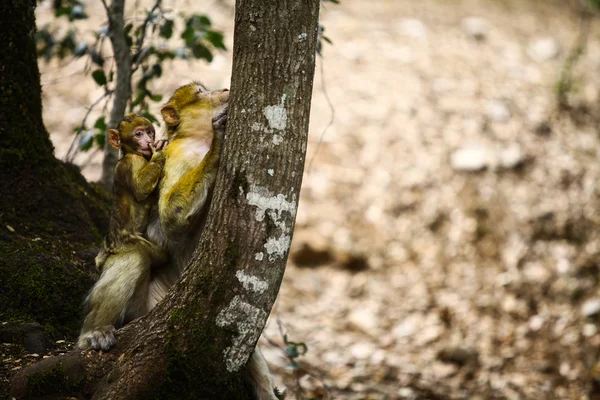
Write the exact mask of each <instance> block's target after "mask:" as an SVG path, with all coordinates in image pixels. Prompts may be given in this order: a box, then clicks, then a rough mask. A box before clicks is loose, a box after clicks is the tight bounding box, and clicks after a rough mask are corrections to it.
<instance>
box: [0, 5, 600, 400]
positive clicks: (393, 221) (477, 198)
mask: <svg viewBox="0 0 600 400" xmlns="http://www.w3.org/2000/svg"><path fill="white" fill-rule="evenodd" d="M165 3H167V4H168V5H169V6H170V7H174V8H175V9H184V8H185V9H188V8H192V9H193V8H194V7H199V6H198V5H195V4H196V3H195V2H191V1H190V2H185V1H172V2H165ZM192 3H193V4H192ZM561 3H562V2H558V1H557V2H553V1H545V2H542V1H533V0H531V1H525V0H502V1H500V0H496V1H493V0H478V1H476V0H456V1H441V0H422V1H419V2H415V1H410V0H393V1H391V0H387V1H386V0H371V1H368V2H365V1H360V0H341V5H333V4H331V5H328V6H327V7H324V8H323V10H322V23H323V24H324V25H325V27H326V34H327V36H328V37H329V38H330V39H332V41H333V43H334V44H333V46H329V45H328V46H326V48H325V53H324V55H325V57H324V58H323V59H322V60H319V66H318V72H317V75H316V79H315V90H314V96H313V106H312V108H313V111H312V116H311V132H310V135H311V136H310V146H309V148H308V155H307V171H306V174H305V178H304V184H303V189H302V197H301V202H300V209H299V213H298V220H297V229H296V233H295V236H294V243H293V248H292V251H291V257H290V263H289V266H288V268H287V271H286V276H285V278H284V281H283V284H282V287H281V292H280V297H279V300H278V303H277V305H276V308H275V309H274V312H273V315H272V317H273V318H272V319H271V321H270V322H269V325H268V327H267V329H266V331H265V337H266V339H269V340H270V341H271V342H273V343H274V345H271V344H269V343H267V340H266V339H265V346H264V348H265V354H266V357H267V358H268V360H269V361H270V362H271V364H272V366H273V369H274V371H275V373H276V374H277V376H278V380H279V382H280V383H281V384H286V385H287V386H288V392H290V393H294V392H298V385H300V387H301V388H302V393H301V396H305V398H308V397H310V396H313V397H315V398H327V397H328V396H329V398H336V399H448V398H450V399H586V398H597V396H599V395H600V391H598V385H599V383H600V363H598V349H599V346H600V333H599V332H598V324H599V323H600V292H599V289H600V280H599V277H600V271H599V268H600V267H599V263H598V260H600V235H599V234H598V227H599V226H600V218H599V217H598V210H600V188H598V184H597V182H598V181H599V179H600V164H599V163H598V155H599V154H598V153H599V150H600V140H599V136H598V128H599V125H598V119H597V118H596V117H595V115H596V114H598V111H599V110H598V109H597V108H598V98H599V88H600V77H599V76H598V70H599V67H600V41H599V40H598V30H597V29H596V28H595V25H597V21H593V22H592V26H593V28H594V29H592V32H591V33H590V42H589V46H588V48H587V51H586V52H585V54H584V56H583V57H582V58H581V60H580V62H579V64H578V65H577V67H576V68H575V69H574V76H575V77H576V78H577V79H576V81H575V85H574V86H573V90H572V91H571V92H570V93H569V94H568V96H567V99H568V102H569V104H570V105H571V106H572V107H571V109H570V110H568V111H562V112H559V110H558V108H557V101H556V84H557V82H558V77H559V74H560V69H561V66H562V65H563V62H564V60H565V59H566V57H567V56H568V54H569V51H570V49H571V47H572V44H573V43H574V41H575V39H576V37H577V34H578V17H577V14H576V13H575V12H574V11H573V9H572V8H570V7H569V6H567V5H565V4H561ZM94 7H96V8H97V13H98V15H100V13H101V8H100V6H99V5H98V6H96V5H94V4H90V5H89V9H91V10H95V9H96V8H94ZM199 11H202V10H199ZM203 11H206V12H208V13H209V14H210V15H211V16H212V17H213V18H214V21H215V23H216V25H217V26H218V27H219V28H222V29H223V30H224V31H225V32H226V33H227V36H228V40H229V43H231V40H232V38H231V32H232V21H233V10H232V8H231V5H230V4H229V3H227V2H222V1H215V2H213V3H212V4H211V5H210V6H209V7H208V8H206V9H204V10H203ZM91 15H93V13H91ZM38 20H39V21H40V23H44V22H47V21H50V20H51V17H50V13H49V11H48V6H47V5H46V4H45V3H44V4H42V5H41V6H40V8H39V10H38ZM230 57H231V54H230V53H223V54H221V55H219V56H218V57H217V58H216V60H215V62H214V63H213V64H212V65H211V66H205V65H201V64H194V63H187V62H177V63H174V64H173V67H172V69H171V71H170V72H169V73H165V78H164V79H162V80H161V81H160V82H158V84H157V87H156V90H157V91H159V92H161V91H162V92H165V93H169V92H170V91H172V90H173V89H174V88H176V87H177V86H178V85H180V84H181V83H185V82H187V81H189V80H190V79H194V78H200V79H202V80H203V81H205V83H207V84H208V85H209V86H210V87H217V86H227V85H228V81H229V71H230V66H231V59H230ZM80 67H81V66H80V65H79V64H77V63H75V64H68V65H62V64H58V63H52V64H46V65H44V64H43V65H42V66H41V70H42V73H43V75H42V83H43V85H44V118H45V122H46V126H47V127H48V130H49V131H50V132H51V135H52V139H53V141H54V143H55V145H56V149H57V150H56V154H57V156H59V157H62V156H63V155H64V154H65V152H66V149H67V148H68V145H69V144H70V142H71V140H72V136H71V132H72V130H73V127H74V126H76V125H77V124H78V123H79V122H80V120H81V118H82V116H83V114H84V113H85V108H86V107H87V106H88V105H89V104H91V103H92V102H93V100H95V98H96V97H97V96H98V94H99V92H98V89H95V88H94V84H93V82H91V80H90V79H89V78H86V77H84V76H81V75H80V74H77V71H78V70H79V69H80ZM323 73H324V74H323ZM325 88H326V89H327V90H326V93H327V95H328V96H329V98H330V100H331V103H332V104H333V108H334V110H335V120H334V123H333V125H332V126H331V127H330V128H329V129H327V131H326V132H325V134H324V136H323V142H322V144H321V145H320V147H319V151H318V153H317V155H316V156H315V152H316V148H317V143H318V142H319V140H320V138H321V134H322V132H323V131H324V129H325V127H326V126H327V124H328V121H329V119H330V118H331V117H332V111H331V109H330V107H329V105H328V103H327V98H326V95H325ZM158 108H159V105H157V106H156V109H157V110H158ZM313 157H314V159H313ZM99 160H100V158H99V154H97V155H96V156H95V157H92V158H91V159H90V158H89V154H81V155H80V156H78V158H77V162H78V163H80V165H84V168H83V172H84V174H85V175H86V176H87V177H88V179H91V180H93V179H97V177H98V176H99ZM310 161H313V162H312V164H310V163H309V162H310ZM278 320H279V321H278ZM278 322H279V323H278ZM280 326H282V327H283V328H282V329H283V330H285V331H286V332H287V334H288V339H289V340H291V341H295V342H304V343H306V345H307V346H308V351H307V353H306V354H305V355H303V356H301V357H299V358H298V360H299V364H300V367H301V369H300V370H299V371H296V372H294V371H292V370H290V369H289V368H286V367H287V366H288V364H289V360H287V359H286V358H285V357H284V356H283V353H282V352H281V350H280V349H279V347H277V346H276V345H279V346H281V342H282V338H281V333H280ZM59 348H60V346H59ZM2 357H5V355H3V356H2ZM6 357H8V356H6ZM15 357H17V356H15ZM13 361H14V359H13ZM6 365H8V364H6ZM292 397H293V396H292Z"/></svg>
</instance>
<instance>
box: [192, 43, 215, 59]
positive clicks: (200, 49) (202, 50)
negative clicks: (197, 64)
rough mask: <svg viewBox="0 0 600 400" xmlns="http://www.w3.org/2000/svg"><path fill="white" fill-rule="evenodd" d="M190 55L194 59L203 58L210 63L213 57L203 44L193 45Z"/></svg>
mask: <svg viewBox="0 0 600 400" xmlns="http://www.w3.org/2000/svg"><path fill="white" fill-rule="evenodd" d="M192 54H193V55H194V57H195V58H197V59H201V58H204V59H206V60H207V61H208V62H211V61H212V59H213V55H212V53H211V52H210V50H209V49H208V48H207V47H206V46H204V45H203V44H200V43H195V44H194V45H193V46H192Z"/></svg>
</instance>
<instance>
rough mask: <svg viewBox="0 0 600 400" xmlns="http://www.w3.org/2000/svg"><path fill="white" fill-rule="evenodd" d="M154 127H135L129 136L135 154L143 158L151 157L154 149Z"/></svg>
mask: <svg viewBox="0 0 600 400" xmlns="http://www.w3.org/2000/svg"><path fill="white" fill-rule="evenodd" d="M154 135H155V133H154V127H153V126H151V125H150V126H148V125H141V126H137V127H136V128H135V129H134V130H133V132H132V136H131V141H132V144H133V146H132V147H133V149H135V150H134V151H135V152H136V153H138V154H139V155H141V156H144V157H151V156H152V148H153V147H154Z"/></svg>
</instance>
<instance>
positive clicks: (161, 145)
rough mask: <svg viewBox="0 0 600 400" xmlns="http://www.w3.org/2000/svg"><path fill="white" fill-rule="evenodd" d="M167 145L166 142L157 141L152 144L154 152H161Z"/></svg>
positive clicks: (167, 142)
mask: <svg viewBox="0 0 600 400" xmlns="http://www.w3.org/2000/svg"><path fill="white" fill-rule="evenodd" d="M168 144H169V141H168V140H157V141H155V142H154V147H155V150H156V151H160V150H163V149H164V148H165V147H167V145H168Z"/></svg>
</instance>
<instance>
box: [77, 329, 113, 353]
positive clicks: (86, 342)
mask: <svg viewBox="0 0 600 400" xmlns="http://www.w3.org/2000/svg"><path fill="white" fill-rule="evenodd" d="M116 333H117V330H116V329H115V327H114V326H112V325H108V326H105V327H102V328H99V329H96V330H93V331H90V332H87V333H83V334H81V336H79V340H78V341H77V345H78V346H79V348H80V349H94V350H104V351H108V350H109V349H110V348H111V347H113V346H114V345H115V344H116V343H117V339H116V338H115V334H116Z"/></svg>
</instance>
